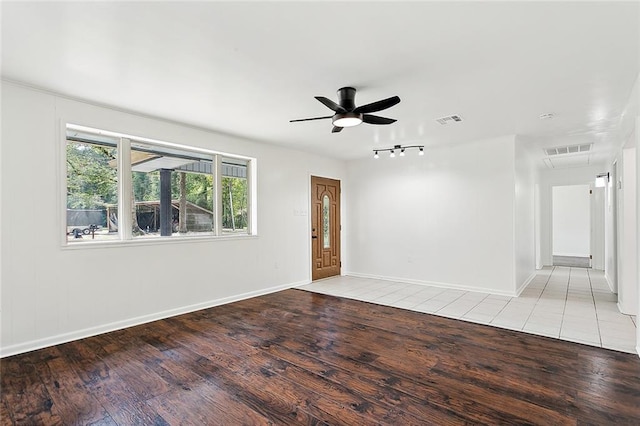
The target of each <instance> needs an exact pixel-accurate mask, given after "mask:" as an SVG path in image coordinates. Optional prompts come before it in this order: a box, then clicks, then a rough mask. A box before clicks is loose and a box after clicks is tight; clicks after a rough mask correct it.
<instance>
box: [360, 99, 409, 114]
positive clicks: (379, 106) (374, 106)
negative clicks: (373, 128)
mask: <svg viewBox="0 0 640 426" xmlns="http://www.w3.org/2000/svg"><path fill="white" fill-rule="evenodd" d="M398 103H400V98H399V97H397V96H392V97H390V98H387V99H383V100H381V101H377V102H372V103H370V104H366V105H361V106H359V107H357V108H356V109H354V110H353V112H355V113H361V114H367V113H369V112H378V111H382V110H383V109H387V108H391V107H392V106H394V105H396V104H398Z"/></svg>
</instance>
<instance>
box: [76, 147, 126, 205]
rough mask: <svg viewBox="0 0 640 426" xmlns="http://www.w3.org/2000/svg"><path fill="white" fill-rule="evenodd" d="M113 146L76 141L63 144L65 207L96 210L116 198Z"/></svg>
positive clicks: (113, 202)
mask: <svg viewBox="0 0 640 426" xmlns="http://www.w3.org/2000/svg"><path fill="white" fill-rule="evenodd" d="M115 158H116V149H115V148H112V147H105V146H99V145H91V144H85V143H79V142H68V143H67V208H70V209H100V208H104V205H105V204H115V203H117V201H118V185H117V173H116V168H115V167H111V166H110V165H109V162H110V161H112V160H115Z"/></svg>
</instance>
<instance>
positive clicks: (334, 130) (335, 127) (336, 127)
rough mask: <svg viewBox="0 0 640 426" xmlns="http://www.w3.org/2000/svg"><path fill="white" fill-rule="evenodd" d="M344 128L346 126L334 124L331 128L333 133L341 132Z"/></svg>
mask: <svg viewBox="0 0 640 426" xmlns="http://www.w3.org/2000/svg"><path fill="white" fill-rule="evenodd" d="M342 129H344V127H338V126H333V129H332V130H331V133H338V132H341V131H342Z"/></svg>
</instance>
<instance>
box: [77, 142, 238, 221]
mask: <svg viewBox="0 0 640 426" xmlns="http://www.w3.org/2000/svg"><path fill="white" fill-rule="evenodd" d="M116 153H117V150H116V148H112V147H104V146H99V145H92V144H85V143H79V142H68V143H67V170H68V172H67V208H69V209H103V208H104V207H105V205H106V204H117V202H118V186H117V171H116V168H115V167H113V165H114V161H113V160H115V159H116ZM110 162H111V165H110V164H109V163H110ZM132 186H133V196H134V200H135V201H136V202H139V201H159V200H160V173H159V171H154V172H150V173H143V172H133V173H132ZM171 196H172V199H174V200H179V199H180V172H179V171H174V172H173V173H172V174H171ZM186 198H187V201H188V202H190V203H193V204H195V205H197V206H199V207H202V208H203V209H206V210H209V211H213V207H214V206H213V204H214V200H215V197H214V196H213V176H212V175H207V174H200V173H188V172H187V173H186ZM247 224H248V184H247V180H246V179H242V178H234V177H223V178H222V226H223V228H225V229H234V230H236V229H246V228H247Z"/></svg>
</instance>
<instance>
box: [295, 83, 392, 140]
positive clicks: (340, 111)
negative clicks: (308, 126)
mask: <svg viewBox="0 0 640 426" xmlns="http://www.w3.org/2000/svg"><path fill="white" fill-rule="evenodd" d="M355 97H356V89H354V88H353V87H343V88H341V89H338V103H335V102H333V101H332V100H331V99H328V98H325V97H324V96H316V97H315V98H316V99H317V100H319V101H320V102H322V103H323V104H324V105H325V106H326V107H328V108H329V109H331V110H332V111H334V112H335V114H334V115H327V116H325V117H313V118H301V119H298V120H290V121H289V122H290V123H294V122H297V121H311V120H324V119H327V118H330V119H331V120H332V122H333V130H331V133H338V132H340V131H342V129H343V128H345V127H353V126H357V125H358V124H360V123H363V122H364V123H367V124H391V123H395V122H396V120H394V119H393V118H386V117H380V116H377V115H371V114H369V113H371V112H378V111H382V110H384V109H387V108H391V107H392V106H394V105H396V104H397V103H399V102H400V98H399V97H397V96H392V97H390V98H387V99H383V100H381V101H376V102H372V103H370V104H366V105H361V106H359V107H356V104H355Z"/></svg>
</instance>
